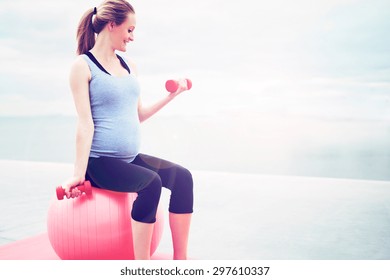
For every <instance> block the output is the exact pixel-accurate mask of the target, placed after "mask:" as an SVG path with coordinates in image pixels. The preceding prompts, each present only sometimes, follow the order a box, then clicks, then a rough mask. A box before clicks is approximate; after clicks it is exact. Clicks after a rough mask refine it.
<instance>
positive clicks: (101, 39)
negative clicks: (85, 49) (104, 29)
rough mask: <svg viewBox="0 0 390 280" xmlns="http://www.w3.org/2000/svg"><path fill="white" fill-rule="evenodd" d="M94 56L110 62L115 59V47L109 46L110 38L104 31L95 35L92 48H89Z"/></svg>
mask: <svg viewBox="0 0 390 280" xmlns="http://www.w3.org/2000/svg"><path fill="white" fill-rule="evenodd" d="M90 51H91V52H92V53H93V55H94V56H95V57H98V58H99V60H103V61H105V62H108V63H109V62H111V61H113V60H117V56H116V53H115V49H114V48H112V47H111V44H110V40H109V38H108V37H107V36H105V34H104V33H100V34H99V35H98V36H97V37H96V42H95V45H94V46H93V48H92V49H91V50H90Z"/></svg>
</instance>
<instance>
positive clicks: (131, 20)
mask: <svg viewBox="0 0 390 280" xmlns="http://www.w3.org/2000/svg"><path fill="white" fill-rule="evenodd" d="M135 27H136V17H135V12H134V9H133V7H132V6H131V5H130V4H129V3H128V2H127V1H126V0H107V1H104V2H103V3H102V4H101V5H100V6H98V7H95V8H91V9H89V10H88V11H86V12H85V14H84V15H83V17H82V18H81V20H80V23H79V26H78V30H77V40H78V50H77V53H78V57H77V58H76V59H75V61H74V63H73V65H72V68H71V72H70V87H71V91H72V94H73V99H74V102H75V107H76V110H77V115H78V123H77V137H76V160H75V164H74V174H73V176H72V177H71V178H69V179H68V180H67V181H66V182H64V184H63V187H64V189H65V192H66V194H67V196H68V197H76V196H78V195H79V194H80V192H79V191H78V190H77V188H74V189H73V190H71V188H73V187H75V186H77V185H78V184H81V183H83V182H84V181H85V180H89V181H91V183H92V185H93V186H95V187H98V188H102V189H108V190H112V191H117V192H136V193H137V194H138V197H137V199H136V200H135V201H134V204H133V208H132V213H131V217H132V220H131V223H132V230H133V241H134V244H133V246H134V255H135V258H136V259H149V258H150V244H151V238H152V232H153V225H154V223H155V221H156V211H157V206H158V203H159V200H160V194H161V187H162V186H164V187H166V188H168V189H169V190H170V191H171V197H170V202H169V223H170V228H171V232H172V241H173V252H174V253H173V258H174V259H187V244H188V235H189V229H190V223H191V215H192V212H193V180H192V175H191V173H190V172H189V171H188V170H187V169H186V168H184V167H182V166H179V165H177V164H175V163H172V162H169V161H166V160H163V159H160V158H157V157H153V156H150V155H145V154H141V153H139V148H140V137H139V136H140V135H139V134H140V123H141V122H143V121H145V120H146V119H148V118H149V117H151V116H152V115H154V114H155V113H156V112H157V111H159V110H160V109H161V108H163V107H164V106H165V105H166V104H168V103H169V102H170V101H172V100H173V99H174V98H175V97H176V96H177V95H178V94H180V93H181V92H183V91H185V90H187V82H186V81H185V80H180V81H179V86H178V88H177V90H176V91H175V92H172V93H170V94H169V95H166V96H165V97H164V98H163V99H161V100H160V101H158V102H157V103H155V104H154V105H152V106H150V107H145V106H144V105H143V104H142V102H141V98H140V88H139V84H138V81H137V77H136V67H135V65H134V63H133V62H132V61H131V60H129V59H128V58H126V57H123V56H121V55H119V54H117V53H116V51H121V52H125V51H126V45H127V44H128V43H129V42H132V41H133V40H134V29H135ZM129 222H130V221H129Z"/></svg>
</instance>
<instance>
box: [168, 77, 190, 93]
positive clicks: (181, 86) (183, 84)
mask: <svg viewBox="0 0 390 280" xmlns="http://www.w3.org/2000/svg"><path fill="white" fill-rule="evenodd" d="M177 81H178V83H179V86H178V87H177V90H176V91H175V92H172V93H170V94H169V96H170V97H176V96H178V95H179V94H180V93H182V92H183V91H186V90H188V86H187V79H179V80H177Z"/></svg>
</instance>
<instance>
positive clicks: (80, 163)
mask: <svg viewBox="0 0 390 280" xmlns="http://www.w3.org/2000/svg"><path fill="white" fill-rule="evenodd" d="M90 79H91V72H90V70H89V67H88V65H87V63H86V61H84V59H82V58H81V57H78V58H77V59H76V61H75V62H74V63H73V65H72V68H71V71H70V77H69V82H70V88H71V91H72V95H73V100H74V103H75V107H76V111H77V115H78V121H77V131H76V159H75V164H74V173H73V178H70V179H69V180H68V181H66V182H65V183H64V185H63V188H64V189H65V190H66V191H69V189H70V188H71V187H73V186H76V185H78V184H81V183H83V182H84V180H85V172H86V170H87V164H88V158H89V153H90V149H91V145H92V138H93V133H94V124H93V119H92V113H91V106H90V100H89V81H90Z"/></svg>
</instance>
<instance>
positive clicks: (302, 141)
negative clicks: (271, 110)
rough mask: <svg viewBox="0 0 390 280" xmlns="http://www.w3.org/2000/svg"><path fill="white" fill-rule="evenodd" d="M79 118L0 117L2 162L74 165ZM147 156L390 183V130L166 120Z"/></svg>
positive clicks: (296, 120) (152, 129) (259, 120)
mask: <svg viewBox="0 0 390 280" xmlns="http://www.w3.org/2000/svg"><path fill="white" fill-rule="evenodd" d="M75 126H76V120H75V118H74V117H64V116H49V117H47V116H45V117H1V118H0V131H1V137H0V158H1V159H13V160H29V161H50V162H73V160H74V154H75V152H74V150H75V149H74V139H75ZM142 129H143V139H142V141H143V146H142V152H144V153H149V154H153V155H157V156H161V157H163V158H166V159H169V160H171V161H175V162H178V163H181V164H183V165H185V166H187V167H189V168H192V169H197V170H211V171H213V170H214V171H228V172H243V173H260V174H278V175H299V176H319V177H336V178H354V179H370V180H390V172H389V171H390V124H389V123H388V122H385V121H359V120H331V119H315V118H303V117H292V116H273V115H261V114H258V115H243V114H236V115H234V114H225V115H218V116H214V117H167V116H159V117H155V118H152V119H150V120H148V121H147V122H145V123H144V124H142Z"/></svg>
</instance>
